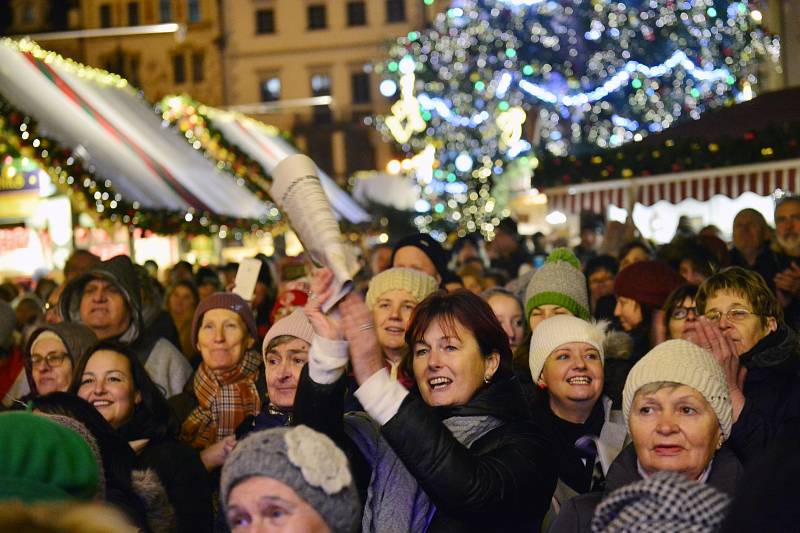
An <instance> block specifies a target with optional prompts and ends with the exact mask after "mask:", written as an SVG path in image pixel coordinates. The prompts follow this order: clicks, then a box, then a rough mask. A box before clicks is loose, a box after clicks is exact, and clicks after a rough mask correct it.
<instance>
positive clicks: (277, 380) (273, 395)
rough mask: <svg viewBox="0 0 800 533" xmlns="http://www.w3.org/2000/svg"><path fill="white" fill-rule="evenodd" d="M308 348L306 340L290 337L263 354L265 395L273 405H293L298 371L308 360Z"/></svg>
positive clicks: (282, 406) (284, 407)
mask: <svg viewBox="0 0 800 533" xmlns="http://www.w3.org/2000/svg"><path fill="white" fill-rule="evenodd" d="M308 348H309V344H308V343H307V342H306V341H304V340H303V339H298V338H297V337H292V340H290V341H287V342H283V343H281V344H278V345H277V346H273V347H272V348H270V349H269V351H267V353H266V354H264V365H265V369H266V376H267V396H268V397H269V401H270V403H271V404H272V405H274V406H275V407H280V408H282V409H289V408H291V407H292V406H294V396H295V394H296V393H297V383H298V381H299V380H300V371H301V370H302V369H303V365H305V364H306V363H307V362H308Z"/></svg>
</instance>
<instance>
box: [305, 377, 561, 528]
mask: <svg viewBox="0 0 800 533" xmlns="http://www.w3.org/2000/svg"><path fill="white" fill-rule="evenodd" d="M343 382H344V378H343V379H341V380H339V382H338V383H337V384H333V385H320V384H317V383H314V382H313V381H311V379H310V377H309V376H308V371H307V368H304V369H303V372H302V374H301V377H300V386H299V387H298V392H297V397H296V399H295V410H294V413H295V422H296V423H298V424H307V425H309V426H312V427H314V428H315V429H317V430H318V431H322V432H325V433H327V434H328V435H329V436H331V437H332V438H333V439H334V440H336V441H337V443H339V444H340V446H342V447H343V449H345V450H346V453H348V455H349V456H350V458H351V465H352V467H353V471H354V477H355V478H356V484H357V485H358V486H359V492H360V493H361V494H362V495H363V494H365V493H366V485H367V484H368V483H369V479H370V470H369V467H368V466H366V465H368V463H367V461H366V460H365V458H363V456H362V457H359V455H360V452H359V451H358V448H357V447H356V446H355V444H353V443H352V442H349V443H348V442H346V441H347V440H349V439H348V438H347V437H345V436H344V430H343V413H342V407H341V406H342V404H343V398H344V394H343V392H344V384H343ZM331 407H334V408H333V409H331ZM335 409H339V412H338V414H336V413H334V412H333V411H334V410H335ZM473 415H492V416H495V417H497V418H500V419H501V420H502V421H503V425H501V426H499V427H496V428H495V429H493V430H491V431H489V432H488V433H486V434H485V435H483V436H482V437H480V438H478V439H477V440H476V441H475V442H473V443H472V445H471V446H470V447H469V448H466V447H464V446H463V445H462V444H461V443H459V442H458V441H457V440H456V439H455V437H454V436H453V435H452V433H450V431H449V430H448V429H447V427H445V426H444V424H443V423H442V420H443V419H445V418H449V417H452V416H473ZM381 435H382V436H383V438H384V439H386V441H387V442H388V443H389V445H390V446H391V447H392V449H393V450H394V451H395V453H396V454H397V456H398V457H399V458H400V460H401V461H402V462H403V464H404V465H405V467H406V469H408V471H409V472H410V473H411V475H413V476H414V478H415V479H416V480H417V482H418V483H419V484H420V486H421V487H422V488H423V489H424V491H425V493H426V494H427V495H428V497H429V498H430V500H431V502H432V503H433V504H434V505H435V506H436V512H435V514H434V515H433V517H432V520H431V522H430V525H429V527H428V529H427V531H430V532H445V531H458V532H467V531H476V532H477V531H481V532H491V531H498V532H501V531H502V532H514V531H538V530H539V529H540V528H541V522H542V519H543V518H544V515H545V513H546V512H547V509H548V508H549V505H550V498H551V497H552V495H553V491H554V490H555V484H556V477H557V473H556V470H557V461H556V460H555V454H554V450H553V446H552V443H551V442H550V441H549V440H548V438H547V436H546V434H545V432H543V431H542V430H541V429H540V428H539V427H538V426H537V425H536V424H535V423H534V422H533V421H532V419H531V418H530V414H529V412H528V410H527V407H526V404H525V399H524V396H523V394H522V390H521V388H520V387H519V384H518V383H517V380H516V378H513V377H510V376H509V377H507V378H505V379H498V378H496V380H495V381H493V382H492V384H491V385H489V386H487V387H484V388H482V389H480V390H479V391H478V392H477V393H476V395H475V396H474V397H473V398H472V400H470V402H469V403H468V404H466V405H463V406H459V407H455V408H450V409H435V408H431V407H430V406H428V405H426V404H425V402H423V401H422V399H421V397H420V396H419V394H418V393H417V392H416V390H413V391H412V392H411V393H410V394H409V395H408V396H406V398H405V399H404V400H403V403H402V404H401V405H400V409H399V410H398V412H397V414H395V416H393V417H392V418H391V419H390V420H389V421H388V422H387V423H386V424H385V425H384V426H383V427H382V428H381Z"/></svg>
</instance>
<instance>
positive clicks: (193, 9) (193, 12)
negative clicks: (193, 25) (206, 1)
mask: <svg viewBox="0 0 800 533" xmlns="http://www.w3.org/2000/svg"><path fill="white" fill-rule="evenodd" d="M187 8H188V9H187V11H188V13H189V14H188V15H187V18H188V19H189V22H200V0H188V2H187Z"/></svg>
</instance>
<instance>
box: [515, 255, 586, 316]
mask: <svg viewBox="0 0 800 533" xmlns="http://www.w3.org/2000/svg"><path fill="white" fill-rule="evenodd" d="M540 305H559V306H561V307H563V308H564V309H568V310H569V312H570V313H572V314H573V315H575V316H576V317H578V318H582V319H584V320H588V319H589V316H590V315H589V292H588V290H587V289H586V277H585V276H584V275H583V272H581V263H580V261H578V258H577V257H575V254H573V253H572V252H570V251H569V250H567V249H566V248H556V249H555V250H553V251H552V252H550V255H548V256H547V260H546V261H545V263H544V265H542V267H541V268H540V269H539V270H537V271H536V273H535V274H534V275H533V277H531V281H530V282H529V283H528V288H527V289H526V290H525V316H527V317H528V318H530V316H531V312H532V311H533V310H534V308H536V307H539V306H540Z"/></svg>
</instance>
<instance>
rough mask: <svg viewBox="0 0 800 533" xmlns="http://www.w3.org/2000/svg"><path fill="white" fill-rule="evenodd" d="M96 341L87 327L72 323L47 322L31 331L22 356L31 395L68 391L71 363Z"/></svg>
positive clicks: (73, 364)
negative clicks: (23, 356)
mask: <svg viewBox="0 0 800 533" xmlns="http://www.w3.org/2000/svg"><path fill="white" fill-rule="evenodd" d="M96 342H97V337H96V336H95V334H94V332H92V330H91V329H89V328H88V327H86V326H84V325H82V324H77V323H72V322H64V323H61V324H47V325H45V326H42V327H40V328H39V329H37V330H35V331H34V332H33V333H32V334H31V336H30V339H29V340H28V345H27V346H26V347H25V359H24V360H25V373H26V375H27V376H28V384H29V385H30V388H31V395H33V396H43V395H45V394H50V393H51V392H56V391H59V392H65V391H67V390H69V387H70V385H71V384H72V370H73V367H74V366H75V362H76V361H80V359H81V358H82V356H83V354H84V353H85V352H86V351H87V350H88V349H89V348H90V347H91V346H92V345H93V344H94V343H96Z"/></svg>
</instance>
